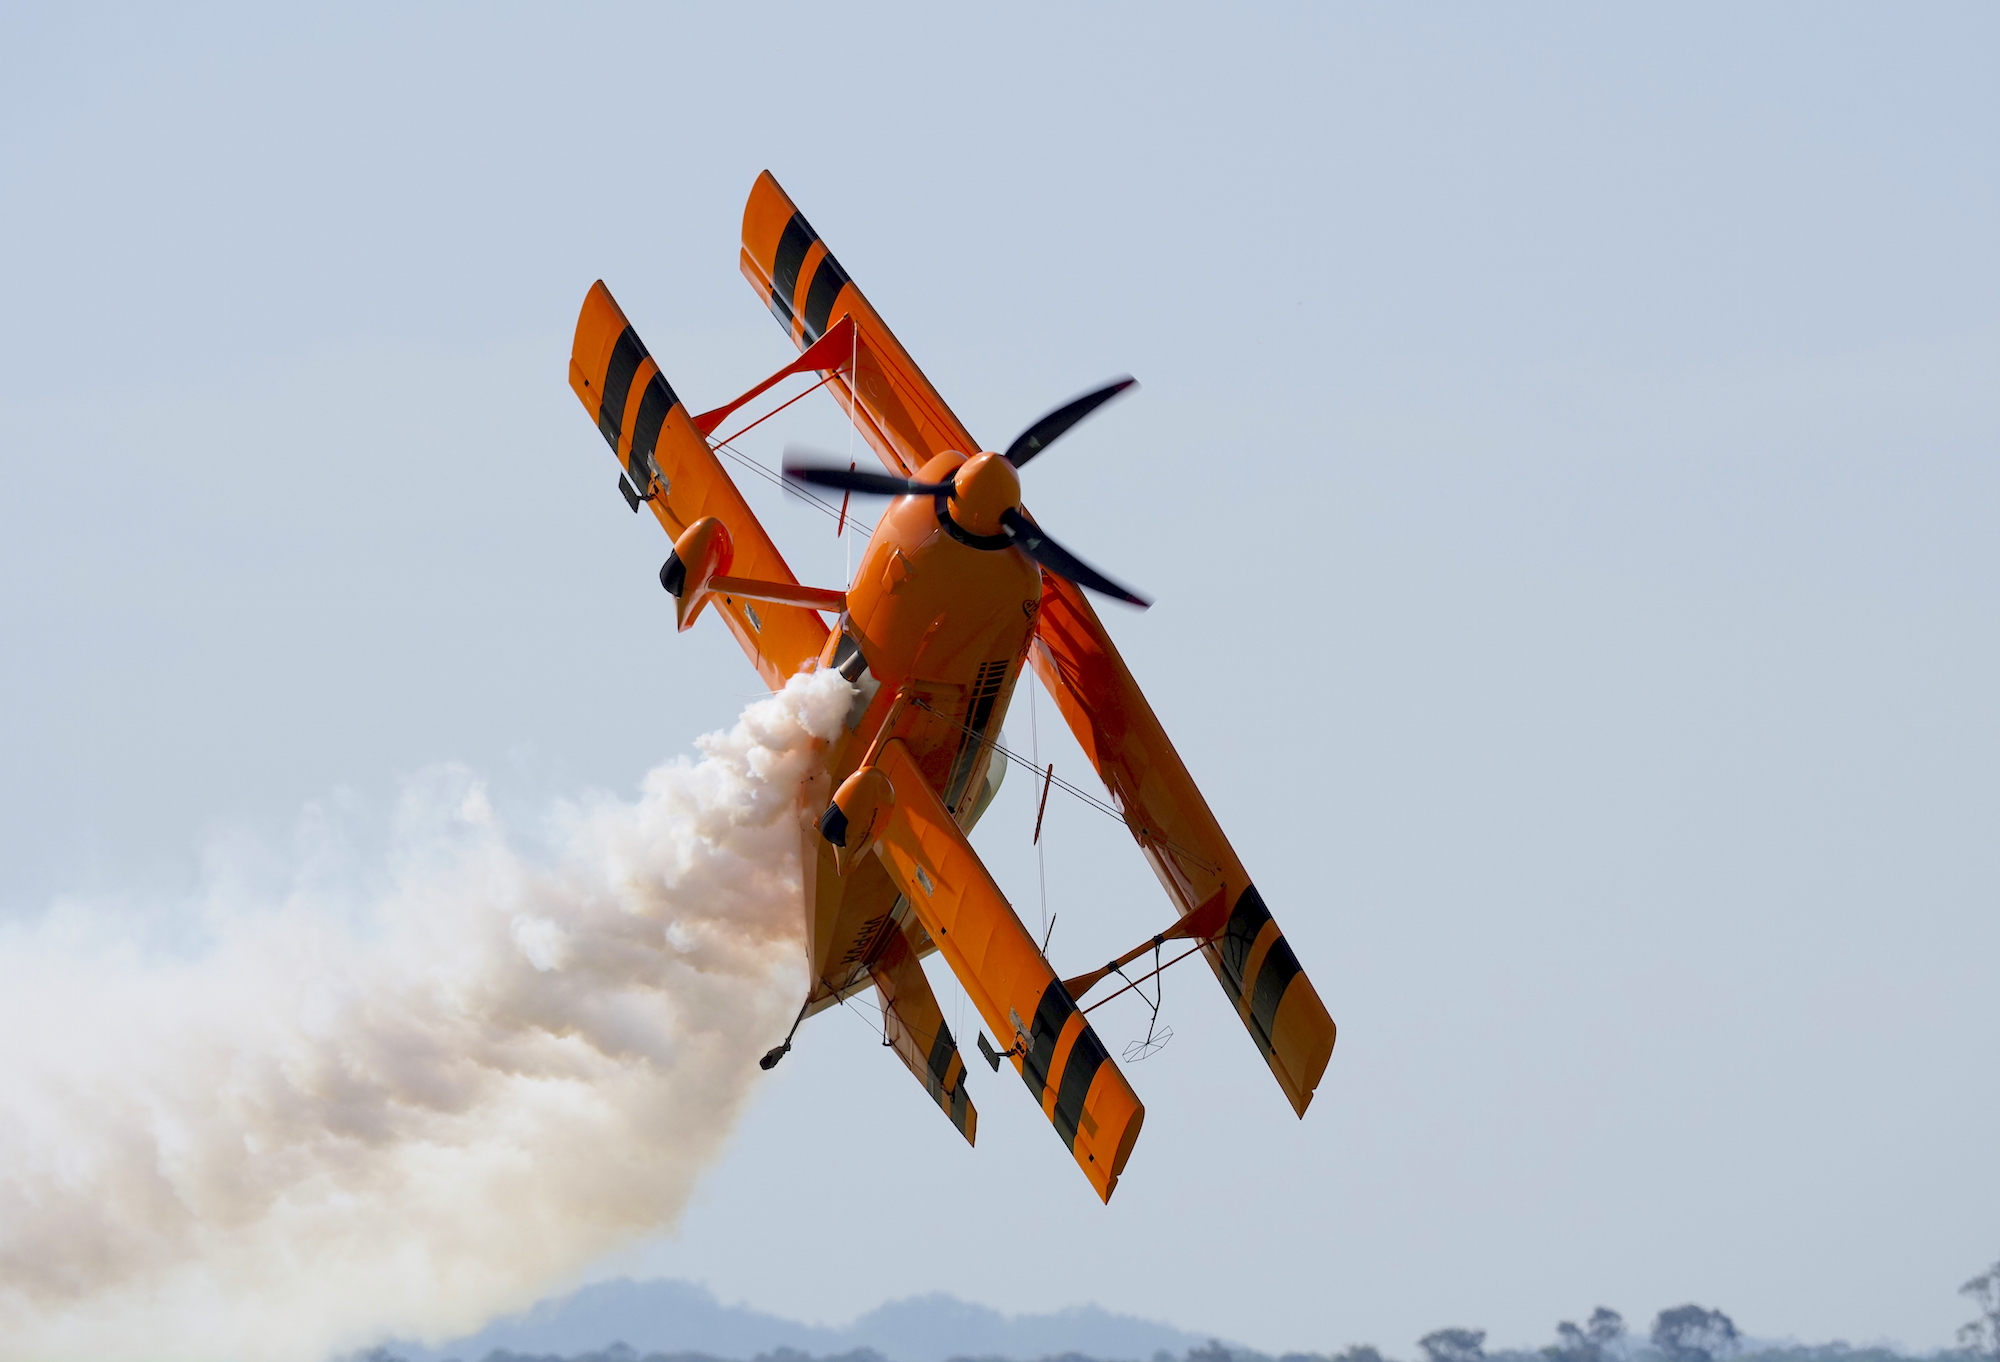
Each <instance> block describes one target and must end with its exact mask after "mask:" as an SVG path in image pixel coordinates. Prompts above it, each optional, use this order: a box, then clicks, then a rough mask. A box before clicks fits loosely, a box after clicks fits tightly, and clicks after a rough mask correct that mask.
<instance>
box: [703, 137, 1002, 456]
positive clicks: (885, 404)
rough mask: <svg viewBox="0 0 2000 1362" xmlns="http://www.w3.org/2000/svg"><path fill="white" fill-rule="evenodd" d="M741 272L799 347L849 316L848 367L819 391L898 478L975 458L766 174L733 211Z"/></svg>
mask: <svg viewBox="0 0 2000 1362" xmlns="http://www.w3.org/2000/svg"><path fill="white" fill-rule="evenodd" d="M742 267H743V277H744V278H745V279H748V280H749V281H750V286H751V287H752V288H754V289H756V290H757V294H758V296H759V297H760V298H762V299H763V300H764V302H765V303H766V304H767V305H768V306H769V307H770V309H771V313H772V315H773V316H775V317H776V318H777V319H778V321H779V323H780V324H781V325H782V326H783V327H784V328H785V330H786V333H787V334H789V335H790V336H791V338H792V341H793V343H794V344H796V345H797V346H798V347H799V348H800V349H801V350H803V349H805V348H806V347H807V346H809V345H811V344H812V343H813V342H814V341H816V340H818V339H819V338H820V337H821V336H823V335H825V334H826V332H827V329H828V328H829V327H830V326H832V325H833V323H834V322H836V321H838V320H839V319H840V318H841V317H843V316H852V317H853V318H854V322H855V352H854V356H853V359H854V363H853V364H852V366H851V367H850V368H849V369H847V370H845V371H842V372H840V373H838V374H837V375H836V376H835V377H834V379H833V381H832V382H831V383H829V384H827V388H828V390H829V391H831V392H832V393H833V394H834V396H835V397H836V398H838V399H839V401H840V403H841V405H842V406H844V407H846V408H847V410H848V414H849V415H850V416H852V417H853V419H854V424H855V425H856V426H857V427H859V428H860V430H861V433H862V435H863V436H864V437H865V438H866V439H867V441H868V443H869V444H870V445H872V446H874V449H875V452H876V453H877V454H879V455H880V456H881V458H882V462H883V463H885V464H887V465H888V466H889V468H890V469H891V470H892V471H894V472H897V473H901V474H903V475H904V476H906V477H907V476H911V475H914V474H915V473H916V471H917V470H918V469H919V468H921V467H923V466H924V465H925V464H926V463H929V462H930V461H931V459H933V458H935V457H936V456H937V455H939V454H941V453H943V452H944V451H946V450H956V451H958V452H959V453H961V454H976V453H978V452H979V445H978V444H977V443H975V442H974V440H973V438H972V436H971V435H970V434H968V433H967V432H966V429H965V427H964V426H963V425H961V424H960V423H959V420H958V418H957V417H956V416H954V415H952V412H951V408H950V407H947V406H946V405H945V404H944V399H943V398H941V397H939V396H938V394H937V389H936V388H933V387H932V386H931V383H930V380H929V379H927V378H925V377H924V375H923V371H922V370H921V369H919V368H917V366H916V364H915V362H913V361H912V360H911V359H910V356H909V353H908V352H907V351H905V350H904V349H903V347H902V346H901V345H900V344H899V343H898V342H897V340H896V338H895V336H894V335H892V334H890V331H889V328H888V327H887V326H885V325H883V323H882V319H881V317H879V316H877V315H876V312H875V309H874V308H872V307H870V306H869V305H868V300H867V299H866V298H864V297H862V296H861V290H860V289H859V288H856V287H855V285H854V282H853V281H852V280H851V279H849V278H848V277H847V271H846V270H844V269H842V268H841V267H840V262H839V261H838V260H835V259H834V258H833V254H832V253H831V252H830V251H828V250H827V248H826V243H825V242H824V241H821V240H820V239H819V233H817V232H815V231H814V230H813V229H812V224H811V223H809V222H807V221H806V219H805V215H804V214H803V213H801V212H799V210H798V209H797V208H795V207H794V206H793V205H792V201H791V199H790V198H788V197H787V196H786V194H785V191H784V190H783V189H780V188H779V187H778V182H777V181H776V180H775V179H773V178H772V177H771V172H770V171H768V170H767V171H765V172H764V173H763V174H761V175H759V176H758V177H757V183H756V185H755V186H754V187H752V189H751V190H750V201H749V203H747V204H745V205H744V208H743V255H742Z"/></svg>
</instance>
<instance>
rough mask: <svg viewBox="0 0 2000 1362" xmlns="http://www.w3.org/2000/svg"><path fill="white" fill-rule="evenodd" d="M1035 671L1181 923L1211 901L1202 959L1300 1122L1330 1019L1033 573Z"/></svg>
mask: <svg viewBox="0 0 2000 1362" xmlns="http://www.w3.org/2000/svg"><path fill="white" fill-rule="evenodd" d="M1030 655H1031V656H1032V658H1033V660H1034V664H1035V672H1036V674H1037V675H1039V676H1040V677H1041V678H1042V683H1043V684H1044V685H1045V686H1047V687H1048V689H1049V693H1050V694H1052V695H1054V696H1055V697H1056V702H1057V704H1058V705H1059V706H1060V707H1061V708H1062V712H1063V718H1065V719H1066V720H1068V721H1069V726H1070V731H1071V732H1073V733H1075V734H1076V740H1077V741H1078V742H1079V743H1081V744H1082V745H1083V750H1084V752H1085V753H1086V754H1088V755H1089V757H1090V761H1091V764H1092V765H1093V766H1095V767H1096V768H1097V774H1098V775H1099V776H1100V777H1102V778H1103V780H1104V784H1105V787H1106V788H1107V789H1109V790H1110V791H1111V795H1112V798H1113V799H1115V800H1116V801H1117V803H1118V807H1119V808H1120V810H1122V811H1123V813H1124V815H1125V821H1126V823H1127V825H1128V826H1130V828H1131V829H1132V835H1133V836H1134V837H1135V838H1137V839H1138V842H1139V846H1140V849H1141V850H1143V851H1144V852H1145V853H1146V859H1147V860H1148V861H1150V862H1151V863H1152V866H1153V870H1154V872H1155V873H1156V874H1157V875H1159V877H1160V883H1162V884H1164V885H1165V886H1166V888H1167V893H1168V894H1170V895H1172V897H1173V900H1174V903H1175V906H1176V907H1177V908H1178V909H1179V910H1180V912H1181V913H1182V914H1183V915H1185V914H1187V913H1191V912H1194V911H1195V910H1196V909H1197V908H1200V907H1202V906H1203V905H1204V904H1207V903H1209V902H1210V901H1212V900H1213V899H1215V898H1216V897H1217V896H1218V895H1220V896H1221V897H1222V899H1223V901H1224V902H1226V903H1228V904H1229V905H1230V909H1229V917H1228V926H1227V927H1226V928H1224V930H1223V934H1222V936H1221V937H1220V938H1219V939H1218V940H1217V941H1215V942H1214V943H1213V944H1212V945H1210V946H1208V947H1207V948H1206V949H1205V951H1204V953H1205V954H1206V955H1207V956H1208V962H1209V965H1210V966H1211V967H1212V968H1213V969H1214V970H1215V977H1216V978H1217V979H1218V980H1220V981H1221V983H1222V988H1223V991H1224V992H1225V993H1227V994H1228V995H1229V999H1230V1001H1231V1002H1232V1003H1234V1004H1235V1005H1236V1010H1237V1014H1238V1015H1239V1016H1241V1017H1242V1018H1243V1024H1244V1026H1245V1027H1246V1028H1248V1030H1249V1032H1250V1038H1251V1039H1252V1040H1254V1041H1255V1042H1256V1043H1257V1048H1258V1049H1259V1050H1260V1051H1262V1052H1263V1055H1264V1058H1265V1059H1266V1060H1268V1061H1269V1062H1270V1065H1271V1072H1272V1073H1273V1074H1275V1075H1276V1076H1277V1079H1278V1086H1279V1087H1281V1088H1283V1089H1284V1090H1285V1096H1286V1097H1287V1098H1288V1099H1290V1101H1291V1104H1292V1109H1293V1110H1294V1111H1296V1112H1297V1113H1298V1114H1299V1115H1301V1116H1303V1115H1305V1112H1306V1104H1307V1103H1309V1102H1311V1101H1312V1095H1313V1089H1314V1088H1316V1087H1318V1086H1319V1080H1320V1075H1321V1074H1323V1073H1325V1071H1326V1064H1327V1060H1328V1059H1329V1058H1331V1056H1332V1054H1333V1042H1334V1034H1335V1032H1334V1025H1333V1018H1332V1017H1330V1016H1328V1015H1327V1011H1326V1005H1325V1004H1324V1003H1322V1002H1321V1001H1320V999H1319V993H1318V992H1317V991H1316V990H1315V989H1314V988H1313V986H1312V981H1311V980H1309V979H1307V978H1306V976H1305V973H1304V971H1303V970H1301V969H1300V968H1299V961H1298V957H1297V956H1295V955H1293V954H1292V948H1291V946H1290V945H1289V944H1288V943H1287V942H1286V941H1285V938H1284V934H1283V933H1282V932H1280V931H1279V930H1278V924H1277V923H1276V922H1274V921H1272V920H1271V913H1270V910H1269V909H1267V908H1266V907H1265V906H1264V900H1263V897H1262V896H1261V895H1260V894H1258V892H1257V889H1256V886H1254V885H1253V884H1251V883H1250V876H1249V873H1248V872H1247V871H1245V870H1244V869H1243V863H1242V862H1241V861H1239V860H1237V859H1236V852H1235V851H1234V850H1233V849H1232V848H1231V847H1230V845H1229V839H1228V838H1226V837H1224V836H1223V835H1222V826H1221V825H1220V824H1219V823H1217V822H1216V821H1215V815H1214V814H1213V813H1211V812H1209V808H1208V801H1207V800H1205V799H1203V798H1202V797H1201V791H1200V790H1198V789H1197V788H1195V783H1194V779H1193V777H1191V776H1189V775H1188V772H1187V767H1185V766H1183V765H1182V764H1181V759H1180V754H1179V753H1177V752H1175V751H1174V745H1173V744H1172V743H1171V742H1169V741H1168V740H1167V734H1166V730H1165V729H1163V728H1161V727H1160V721H1159V719H1158V718H1157V717H1155V715H1154V714H1153V707H1152V706H1151V705H1149V704H1147V703H1146V697H1145V696H1144V695H1143V694H1142V693H1141V692H1140V690H1139V685H1138V682H1136V681H1134V680H1133V679H1132V673H1131V672H1129V671H1127V670H1126V668H1125V662H1124V659H1123V658H1121V657H1119V656H1118V650H1117V649H1116V648H1115V647H1113V646H1112V644H1111V640H1110V638H1109V637H1108V636H1106V634H1105V632H1104V626H1103V624H1101V623H1100V622H1099V621H1098V618H1097V612H1096V611H1094V610H1092V609H1091V608H1090V603H1089V602H1088V601H1086V600H1085V599H1084V596H1083V593H1082V592H1081V591H1079V590H1078V589H1077V588H1076V586H1075V585H1074V584H1072V583H1070V582H1068V581H1065V580H1064V579H1063V578H1061V577H1057V576H1055V575H1054V574H1052V573H1043V574H1042V607H1041V612H1040V615H1039V617H1038V618H1037V620H1036V623H1035V642H1034V645H1033V647H1032V649H1031V652H1030Z"/></svg>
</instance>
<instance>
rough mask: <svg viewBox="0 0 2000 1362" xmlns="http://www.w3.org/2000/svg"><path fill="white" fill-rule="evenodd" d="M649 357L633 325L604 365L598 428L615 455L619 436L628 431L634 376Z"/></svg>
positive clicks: (620, 337) (622, 334)
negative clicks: (627, 404) (627, 409)
mask: <svg viewBox="0 0 2000 1362" xmlns="http://www.w3.org/2000/svg"><path fill="white" fill-rule="evenodd" d="M645 358H646V347H645V346H644V345H642V344H640V342H639V333H638V332H636V331H634V330H633V329H632V328H631V327H629V326H628V327H626V328H625V329H624V330H623V331H620V332H619V333H618V343H617V344H616V345H614V346H612V347H611V360H610V362H609V363H608V364H606V365H605V366H604V398H603V400H602V401H601V402H599V403H598V405H597V429H598V430H599V432H601V433H602V434H603V436H604V440H605V443H606V444H608V445H610V446H611V452H612V453H613V454H616V453H617V452H618V436H619V434H620V433H621V432H622V431H623V430H624V429H625V399H626V398H627V397H629V396H630V395H631V392H632V378H633V375H635V374H637V373H638V372H639V362H640V361H641V360H643V359H645Z"/></svg>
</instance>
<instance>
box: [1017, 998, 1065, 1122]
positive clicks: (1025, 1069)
mask: <svg viewBox="0 0 2000 1362" xmlns="http://www.w3.org/2000/svg"><path fill="white" fill-rule="evenodd" d="M1074 1011H1076V1004H1075V1003H1073V1002H1071V1001H1070V996H1069V994H1067V993H1065V992H1064V991H1063V986H1062V980H1060V979H1051V980H1049V986H1048V987H1047V988H1046V989H1044V990H1042V1001H1041V1002H1040V1003H1039V1004H1037V1006H1036V1007H1035V1020H1034V1024H1033V1026H1032V1027H1031V1028H1030V1030H1029V1033H1028V1053H1027V1054H1026V1055H1024V1056H1023V1057H1022V1059H1021V1081H1022V1082H1024V1083H1026V1084H1027V1085H1028V1091H1029V1092H1031V1093H1033V1094H1034V1095H1035V1100H1036V1101H1037V1102H1039V1101H1041V1100H1042V1094H1043V1093H1045V1092H1047V1091H1048V1086H1049V1061H1050V1060H1052V1059H1054V1058H1055V1055H1056V1037H1058V1036H1060V1035H1061V1034H1062V1029H1063V1023H1064V1022H1067V1021H1068V1020H1069V1014H1070V1013H1072V1012H1074Z"/></svg>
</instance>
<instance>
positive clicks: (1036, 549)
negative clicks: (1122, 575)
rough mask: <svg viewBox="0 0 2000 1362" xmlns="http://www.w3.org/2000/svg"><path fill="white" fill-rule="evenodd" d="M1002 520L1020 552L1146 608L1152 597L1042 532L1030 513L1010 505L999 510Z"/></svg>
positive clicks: (1065, 575) (1095, 588) (1058, 572)
mask: <svg viewBox="0 0 2000 1362" xmlns="http://www.w3.org/2000/svg"><path fill="white" fill-rule="evenodd" d="M1000 523H1001V524H1002V525H1005V526H1006V527H1007V533H1008V534H1010V535H1012V536H1013V538H1014V543H1015V545H1016V546H1017V547H1018V548H1019V549H1020V550H1021V552H1023V553H1025V554H1027V555H1028V556H1029V557H1030V558H1032V559H1034V560H1035V561H1036V562H1037V563H1040V564H1041V565H1042V566H1043V567H1045V568H1047V569H1048V570H1049V571H1050V572H1053V573H1056V574H1058V575H1060V576H1063V577H1067V578H1069V579H1070V580H1071V581H1072V582H1075V583H1076V584H1077V585H1078V586H1087V587H1089V588H1090V589H1091V590H1092V591H1096V592H1101V593H1102V594H1104V595H1106V596H1110V597H1113V598H1115V599H1117V600H1121V601H1124V602H1126V603H1127V604H1128V605H1136V606H1138V607H1139V608H1140V609H1141V610H1144V609H1146V608H1148V607H1149V606H1151V605H1152V601H1151V600H1149V599H1147V598H1146V597H1144V596H1141V595H1140V594H1139V593H1138V592H1136V591H1132V590H1130V589H1128V588H1126V587H1122V586H1120V585H1118V583H1116V582H1114V581H1112V580H1111V579H1110V578H1109V577H1107V576H1105V575H1104V574H1103V573H1101V572H1099V571H1098V570H1097V569H1096V568H1094V567H1092V566H1091V565H1090V564H1088V563H1086V562H1084V561H1083V559H1081V558H1079V557H1077V556H1076V555H1075V554H1073V553H1071V552H1070V551H1069V550H1068V549H1066V548H1064V547H1063V546H1062V545H1061V544H1058V543H1056V541H1055V540H1053V539H1051V538H1049V537H1048V536H1047V535H1046V534H1043V533H1042V530H1041V527H1040V526H1038V525H1036V524H1035V522H1034V521H1032V520H1030V519H1028V517H1027V516H1025V515H1023V514H1021V512H1020V511H1019V510H1018V509H1016V508H1014V507H1009V508H1008V509H1007V510H1004V511H1002V512H1001V513H1000Z"/></svg>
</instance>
